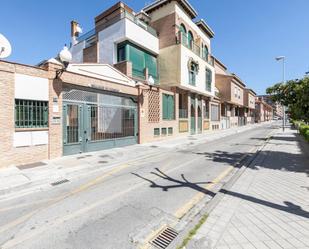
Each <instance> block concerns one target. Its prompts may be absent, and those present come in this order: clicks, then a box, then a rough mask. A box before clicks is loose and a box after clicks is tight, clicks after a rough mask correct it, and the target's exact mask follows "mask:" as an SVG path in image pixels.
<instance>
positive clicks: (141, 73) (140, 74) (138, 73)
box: [132, 68, 160, 85]
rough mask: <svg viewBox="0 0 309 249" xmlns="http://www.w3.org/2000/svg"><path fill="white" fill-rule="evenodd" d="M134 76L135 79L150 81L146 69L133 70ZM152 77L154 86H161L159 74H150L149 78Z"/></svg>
mask: <svg viewBox="0 0 309 249" xmlns="http://www.w3.org/2000/svg"><path fill="white" fill-rule="evenodd" d="M132 76H133V78H136V79H140V80H148V79H146V76H147V75H146V69H144V70H139V69H135V68H132ZM150 76H151V77H152V78H153V80H154V84H155V85H158V84H159V81H160V77H159V74H157V75H154V74H150V73H148V78H149V77H150Z"/></svg>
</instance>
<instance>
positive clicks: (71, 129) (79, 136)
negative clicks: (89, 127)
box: [63, 103, 84, 155]
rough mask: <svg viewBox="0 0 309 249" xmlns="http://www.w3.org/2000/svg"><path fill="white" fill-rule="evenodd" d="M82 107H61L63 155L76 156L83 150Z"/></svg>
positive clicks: (76, 105)
mask: <svg viewBox="0 0 309 249" xmlns="http://www.w3.org/2000/svg"><path fill="white" fill-rule="evenodd" d="M83 130H84V129H83V105H80V104H76V103H74V104H73V103H66V104H64V105H63V145H64V146H63V153H64V155H70V154H77V153H80V152H82V151H83V150H84V149H83Z"/></svg>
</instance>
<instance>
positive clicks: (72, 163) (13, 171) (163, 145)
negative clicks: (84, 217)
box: [0, 123, 270, 200]
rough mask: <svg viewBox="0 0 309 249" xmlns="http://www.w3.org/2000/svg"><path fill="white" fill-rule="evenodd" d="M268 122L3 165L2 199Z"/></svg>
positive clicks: (1, 171)
mask: <svg viewBox="0 0 309 249" xmlns="http://www.w3.org/2000/svg"><path fill="white" fill-rule="evenodd" d="M267 124H270V123H263V124H254V125H248V126H244V127H238V128H232V129H228V130H220V131H215V132H209V133H204V134H199V135H192V136H184V137H179V138H174V139H167V140H163V141H158V142H152V143H147V144H142V145H132V146H128V147H122V148H114V149H110V150H102V151H98V152H89V153H84V154H79V155H74V156H66V157H61V158H59V159H54V160H46V161H43V162H41V163H42V164H41V165H39V166H37V167H34V166H33V165H32V166H31V165H30V166H29V167H28V166H27V165H26V166H21V167H19V166H10V167H7V168H0V200H1V199H6V198H10V197H11V195H12V194H13V195H15V194H23V193H24V194H26V193H29V192H31V191H35V190H38V191H39V190H41V189H42V186H43V185H46V186H49V185H50V183H52V182H55V181H59V180H62V179H68V180H72V179H73V178H81V177H85V176H87V175H91V174H95V173H97V172H104V171H107V170H110V169H111V168H112V167H116V166H119V165H122V164H124V163H128V162H131V161H134V160H147V158H149V157H152V156H155V155H156V154H160V153H162V150H164V151H166V150H169V149H177V148H180V147H181V148H184V147H185V146H194V145H197V144H199V143H204V142H209V141H213V140H216V139H219V138H222V137H225V136H229V135H232V134H235V133H239V132H245V131H247V130H250V129H254V128H256V127H259V126H261V125H267ZM18 192H19V193H18Z"/></svg>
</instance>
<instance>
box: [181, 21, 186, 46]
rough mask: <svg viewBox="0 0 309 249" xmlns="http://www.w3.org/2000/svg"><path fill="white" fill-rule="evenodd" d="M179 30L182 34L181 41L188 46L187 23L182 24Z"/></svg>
mask: <svg viewBox="0 0 309 249" xmlns="http://www.w3.org/2000/svg"><path fill="white" fill-rule="evenodd" d="M179 31H180V34H181V42H182V43H183V44H184V45H185V46H188V38H187V29H186V27H185V25H183V24H181V25H180V27H179Z"/></svg>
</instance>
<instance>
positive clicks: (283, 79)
mask: <svg viewBox="0 0 309 249" xmlns="http://www.w3.org/2000/svg"><path fill="white" fill-rule="evenodd" d="M276 61H282V82H283V84H285V56H279V57H276ZM282 130H283V131H284V130H285V106H284V105H283V117H282Z"/></svg>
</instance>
